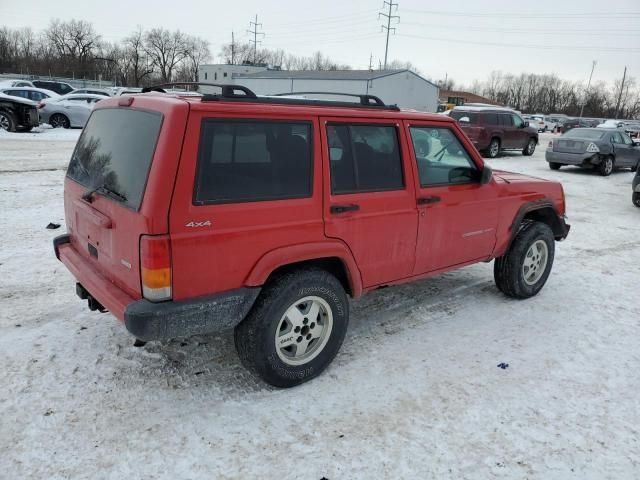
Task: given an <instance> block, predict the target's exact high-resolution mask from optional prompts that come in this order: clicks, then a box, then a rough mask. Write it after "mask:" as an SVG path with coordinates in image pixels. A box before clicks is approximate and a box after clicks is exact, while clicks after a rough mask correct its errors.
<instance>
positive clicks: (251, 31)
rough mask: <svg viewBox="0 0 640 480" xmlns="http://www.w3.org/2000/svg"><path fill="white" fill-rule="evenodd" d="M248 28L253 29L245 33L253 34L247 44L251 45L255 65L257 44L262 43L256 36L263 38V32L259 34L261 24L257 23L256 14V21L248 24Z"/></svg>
mask: <svg viewBox="0 0 640 480" xmlns="http://www.w3.org/2000/svg"><path fill="white" fill-rule="evenodd" d="M249 26H250V27H253V30H247V33H252V34H253V40H249V43H253V64H254V65H255V63H256V58H257V53H258V43H262V41H259V40H258V35H262V38H264V36H265V34H264V33H263V32H259V31H258V28H259V27H261V26H262V24H261V23H258V15H257V14H256V21H255V22H249Z"/></svg>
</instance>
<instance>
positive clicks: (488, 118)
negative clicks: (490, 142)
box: [484, 113, 498, 125]
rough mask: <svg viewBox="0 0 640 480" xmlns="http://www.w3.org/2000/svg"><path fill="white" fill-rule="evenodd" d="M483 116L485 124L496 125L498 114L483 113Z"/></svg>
mask: <svg viewBox="0 0 640 480" xmlns="http://www.w3.org/2000/svg"><path fill="white" fill-rule="evenodd" d="M484 118H485V123H486V124H487V125H498V115H497V114H496V113H485V114H484Z"/></svg>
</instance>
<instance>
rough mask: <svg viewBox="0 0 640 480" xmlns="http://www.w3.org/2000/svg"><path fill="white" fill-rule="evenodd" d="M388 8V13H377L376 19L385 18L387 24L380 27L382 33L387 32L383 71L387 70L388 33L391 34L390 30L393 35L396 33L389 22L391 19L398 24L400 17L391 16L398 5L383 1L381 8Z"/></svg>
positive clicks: (391, 0) (391, 1) (390, 0)
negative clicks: (396, 20)
mask: <svg viewBox="0 0 640 480" xmlns="http://www.w3.org/2000/svg"><path fill="white" fill-rule="evenodd" d="M387 5H388V6H389V13H378V18H380V17H385V18H386V19H387V24H386V25H381V26H382V31H384V30H386V31H387V43H386V45H385V47H384V69H385V70H386V69H387V54H388V53H389V33H391V30H393V33H396V29H395V28H393V27H391V20H392V19H398V23H399V22H400V17H399V16H398V15H391V11H392V9H393V7H396V11H398V4H397V3H394V2H393V0H389V1H387V0H385V1H384V3H383V4H382V8H384V7H386V6H387Z"/></svg>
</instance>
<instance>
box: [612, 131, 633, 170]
mask: <svg viewBox="0 0 640 480" xmlns="http://www.w3.org/2000/svg"><path fill="white" fill-rule="evenodd" d="M611 142H612V143H613V147H614V151H615V155H616V166H618V167H632V166H634V165H636V163H637V162H638V155H639V154H638V148H637V147H634V146H633V141H632V140H631V139H630V138H629V136H628V135H627V134H626V133H622V132H614V133H613V134H612V135H611Z"/></svg>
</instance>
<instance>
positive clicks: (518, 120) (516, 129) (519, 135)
mask: <svg viewBox="0 0 640 480" xmlns="http://www.w3.org/2000/svg"><path fill="white" fill-rule="evenodd" d="M511 120H512V123H513V137H512V138H513V145H512V146H511V147H510V148H518V149H519V148H524V147H525V146H526V145H527V142H528V141H529V132H528V131H527V129H526V128H525V126H524V120H522V117H521V116H520V115H518V114H516V113H512V114H511ZM536 122H537V121H536ZM535 125H536V126H535V127H534V128H535V129H536V130H537V129H538V127H537V125H538V124H537V123H536V124H535Z"/></svg>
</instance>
